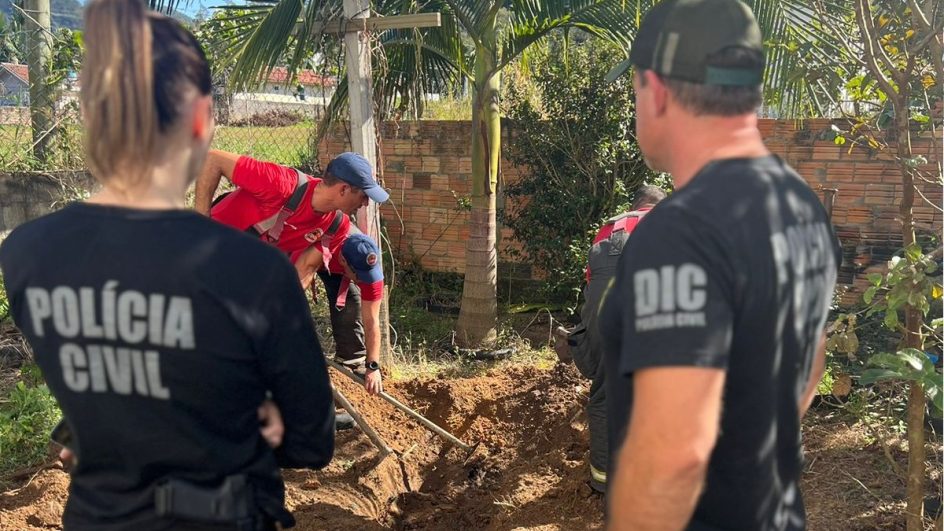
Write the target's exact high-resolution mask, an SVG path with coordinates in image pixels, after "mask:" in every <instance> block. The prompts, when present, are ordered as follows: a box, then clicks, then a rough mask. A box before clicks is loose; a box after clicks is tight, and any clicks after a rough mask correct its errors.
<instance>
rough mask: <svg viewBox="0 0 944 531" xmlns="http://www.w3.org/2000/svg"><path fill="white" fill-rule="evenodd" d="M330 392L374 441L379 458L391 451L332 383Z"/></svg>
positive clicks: (371, 440)
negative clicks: (378, 451)
mask: <svg viewBox="0 0 944 531" xmlns="http://www.w3.org/2000/svg"><path fill="white" fill-rule="evenodd" d="M331 394H332V395H333V396H334V399H335V401H337V403H338V404H340V406H341V407H342V408H344V410H345V411H347V412H348V413H349V414H350V415H351V418H353V419H354V422H356V423H357V425H358V426H359V427H360V429H361V431H362V432H364V435H367V438H368V439H370V442H372V443H374V446H376V447H377V449H378V450H380V457H381V459H382V458H384V457H386V456H387V455H389V454H391V453H393V450H392V449H391V448H390V447H389V446H387V443H386V442H384V440H383V439H382V438H380V435H379V434H378V433H377V432H376V431H374V428H371V427H370V424H368V423H367V421H366V420H364V417H363V416H362V415H361V414H360V413H358V411H357V408H355V407H354V405H353V404H351V401H350V400H348V399H347V397H346V396H344V395H343V394H341V391H338V390H337V388H336V387H334V386H333V385H332V386H331Z"/></svg>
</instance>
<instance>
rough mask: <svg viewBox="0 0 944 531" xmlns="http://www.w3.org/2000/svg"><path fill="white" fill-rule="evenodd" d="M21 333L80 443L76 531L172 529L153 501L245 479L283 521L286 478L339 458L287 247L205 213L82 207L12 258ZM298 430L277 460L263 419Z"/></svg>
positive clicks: (23, 237) (10, 288)
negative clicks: (188, 486)
mask: <svg viewBox="0 0 944 531" xmlns="http://www.w3.org/2000/svg"><path fill="white" fill-rule="evenodd" d="M0 266H2V269H3V275H4V281H5V282H6V288H7V292H8V294H9V297H10V302H11V307H12V313H13V317H14V320H15V321H16V324H17V326H18V327H19V328H20V330H22V332H23V333H24V334H25V335H26V338H27V339H28V341H29V343H30V345H31V346H32V348H33V351H34V352H35V356H36V361H37V363H38V364H39V366H40V368H41V369H42V372H43V375H44V377H45V378H46V382H47V383H48V385H49V388H50V390H51V391H52V393H53V394H54V395H55V397H56V398H57V399H58V401H59V404H60V406H61V407H62V411H63V414H64V417H65V419H66V420H67V421H68V423H69V425H70V426H71V428H72V430H73V434H74V438H75V440H74V443H73V444H74V447H73V450H74V451H75V453H76V456H77V458H78V464H77V466H76V467H75V469H74V471H73V473H72V484H71V486H70V491H69V500H68V503H67V505H66V509H65V514H64V516H63V523H64V525H65V527H66V528H67V529H96V530H100V529H106V530H108V529H134V530H135V531H143V530H148V529H166V528H171V527H173V522H168V521H167V520H163V519H159V518H157V517H156V515H155V513H154V486H155V484H156V483H158V482H160V481H161V480H163V479H165V478H176V479H181V480H185V481H189V482H191V483H193V484H196V485H200V486H207V487H212V486H218V485H219V484H220V483H221V481H222V479H223V478H224V477H226V476H228V475H232V474H238V473H246V474H248V475H249V478H250V481H251V483H252V485H253V487H254V489H255V492H256V495H257V499H258V504H259V505H260V506H262V507H263V508H264V509H265V511H266V512H268V513H269V514H275V513H278V512H279V511H282V510H283V509H282V505H283V501H284V484H283V482H282V478H281V475H280V472H279V465H282V466H291V467H312V468H320V467H322V466H324V465H326V464H327V463H328V461H330V459H331V456H332V453H333V451H334V407H333V404H332V398H331V388H330V384H329V381H328V375H327V369H326V364H325V361H324V357H323V355H322V351H321V346H320V345H319V343H318V339H317V336H316V335H315V331H314V328H313V325H312V322H311V319H310V316H309V315H310V314H309V310H308V305H307V302H306V300H305V298H304V295H303V294H302V291H301V287H300V285H299V282H298V278H297V274H296V273H295V270H294V268H293V267H292V266H291V265H290V264H289V262H288V261H287V260H286V258H285V257H284V256H283V255H282V254H281V253H280V252H279V251H278V250H277V249H275V248H272V247H269V246H267V245H265V244H264V243H261V242H259V241H256V240H254V239H252V238H250V237H248V236H246V235H244V234H242V233H240V232H238V231H235V230H233V229H231V228H228V227H224V226H223V225H220V224H218V223H216V222H214V221H211V220H210V219H208V218H205V217H203V216H200V215H198V214H195V213H193V212H190V211H166V210H165V211H145V210H132V209H125V208H117V207H106V206H100V205H93V204H74V205H70V206H68V207H66V208H64V209H62V210H60V211H58V212H56V213H53V214H50V215H48V216H45V217H42V218H40V219H37V220H35V221H32V222H30V223H27V224H24V225H22V226H20V227H18V228H17V229H16V230H14V231H13V232H12V234H10V236H9V237H7V239H6V240H5V241H4V242H3V245H2V247H0ZM267 391H270V392H271V393H272V396H273V399H274V400H275V402H276V403H277V404H278V406H279V408H280V410H281V413H282V417H283V419H284V423H285V436H284V440H283V443H282V446H281V447H280V448H278V449H277V450H276V451H275V452H273V451H272V450H270V449H269V447H268V446H267V444H266V442H265V441H264V440H263V438H262V437H261V435H260V432H259V421H258V418H257V412H256V410H257V408H258V406H259V405H260V404H261V403H262V401H263V399H264V398H265V396H266V392H267Z"/></svg>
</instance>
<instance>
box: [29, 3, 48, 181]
mask: <svg viewBox="0 0 944 531" xmlns="http://www.w3.org/2000/svg"><path fill="white" fill-rule="evenodd" d="M24 7H25V8H26V9H25V11H26V14H27V15H28V16H27V17H25V18H26V24H25V25H26V29H27V35H28V40H27V45H28V47H29V51H28V56H27V63H28V65H29V79H30V86H29V94H30V122H31V124H32V131H33V157H35V159H36V161H37V162H39V163H40V164H43V163H45V162H46V158H47V156H48V146H49V142H50V140H51V139H52V128H53V107H52V106H53V102H52V87H50V86H49V85H48V84H47V77H48V74H49V60H50V56H51V55H52V34H51V33H50V14H49V0H26V2H25V6H24Z"/></svg>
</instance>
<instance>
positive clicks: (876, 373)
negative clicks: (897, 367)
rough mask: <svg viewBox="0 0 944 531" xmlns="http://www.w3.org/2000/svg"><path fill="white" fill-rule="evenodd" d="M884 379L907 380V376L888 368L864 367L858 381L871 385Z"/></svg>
mask: <svg viewBox="0 0 944 531" xmlns="http://www.w3.org/2000/svg"><path fill="white" fill-rule="evenodd" d="M885 380H907V378H906V377H905V376H904V375H902V374H901V373H900V372H897V371H893V370H889V369H866V370H865V371H863V372H862V376H861V377H859V383H860V384H862V385H872V384H874V383H875V382H881V381H885Z"/></svg>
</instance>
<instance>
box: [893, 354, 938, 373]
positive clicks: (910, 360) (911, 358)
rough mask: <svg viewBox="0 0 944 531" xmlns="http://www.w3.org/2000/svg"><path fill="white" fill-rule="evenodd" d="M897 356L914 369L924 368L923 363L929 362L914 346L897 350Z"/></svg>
mask: <svg viewBox="0 0 944 531" xmlns="http://www.w3.org/2000/svg"><path fill="white" fill-rule="evenodd" d="M898 357H899V358H901V359H902V360H904V361H905V363H907V364H908V365H910V366H911V368H913V369H914V370H916V371H920V370H923V369H924V364H925V363H930V361H931V360H929V359H928V357H927V356H926V355H925V354H924V352H921V351H920V350H918V349H916V348H906V349H902V350H899V351H898Z"/></svg>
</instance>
